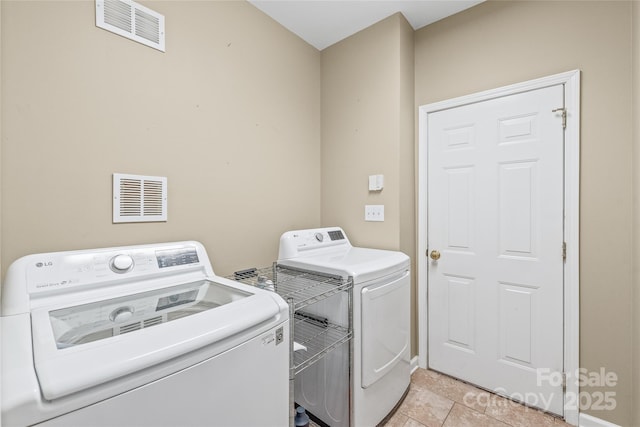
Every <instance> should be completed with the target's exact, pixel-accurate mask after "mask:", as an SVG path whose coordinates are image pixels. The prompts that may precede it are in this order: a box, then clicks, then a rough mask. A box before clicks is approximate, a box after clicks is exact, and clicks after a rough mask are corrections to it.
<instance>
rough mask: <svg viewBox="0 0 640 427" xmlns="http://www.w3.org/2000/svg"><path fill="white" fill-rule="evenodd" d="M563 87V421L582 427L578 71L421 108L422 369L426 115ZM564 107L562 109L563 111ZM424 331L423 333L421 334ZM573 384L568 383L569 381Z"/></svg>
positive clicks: (423, 351) (421, 341) (421, 342)
mask: <svg viewBox="0 0 640 427" xmlns="http://www.w3.org/2000/svg"><path fill="white" fill-rule="evenodd" d="M558 84H564V97H565V109H566V115H567V121H566V124H567V125H566V129H565V144H564V241H565V242H566V244H567V252H566V254H567V255H566V262H565V265H564V284H565V286H564V351H563V353H564V360H563V363H564V372H566V373H567V381H566V391H565V394H564V416H565V420H566V421H567V422H568V423H570V424H573V425H578V420H579V410H578V407H577V405H576V404H575V402H576V398H577V397H578V392H579V390H578V384H577V381H576V379H575V376H574V374H575V373H577V372H578V368H579V367H580V358H579V348H580V294H579V292H580V280H579V279H580V270H579V267H580V226H579V225H580V224H579V220H580V70H573V71H569V72H566V73H560V74H555V75H551V76H547V77H543V78H540V79H535V80H529V81H526V82H522V83H516V84H513V85H509V86H503V87H500V88H496V89H491V90H487V91H483V92H478V93H474V94H471V95H466V96H461V97H457V98H453V99H448V100H445V101H440V102H435V103H431V104H426V105H422V106H420V107H419V108H418V119H419V125H418V259H417V266H418V274H417V282H418V365H419V366H420V367H421V368H425V369H426V368H427V360H428V348H427V342H428V336H427V334H428V328H427V327H426V326H427V325H428V315H427V314H428V313H427V310H428V305H427V285H428V270H427V237H428V236H427V220H428V218H427V214H428V211H427V188H428V187H427V177H428V171H427V165H428V163H427V148H428V143H429V141H428V132H427V124H428V115H429V114H430V113H435V112H437V111H441V110H445V109H449V108H454V107H460V106H463V105H467V104H472V103H476V102H482V101H488V100H490V99H494V98H500V97H503V96H508V95H515V94H518V93H522V92H527V91H531V90H536V89H543V88H545V87H549V86H555V85H558ZM559 107H560V106H559ZM423 329H424V330H423ZM570 379H571V380H572V381H569V380H570Z"/></svg>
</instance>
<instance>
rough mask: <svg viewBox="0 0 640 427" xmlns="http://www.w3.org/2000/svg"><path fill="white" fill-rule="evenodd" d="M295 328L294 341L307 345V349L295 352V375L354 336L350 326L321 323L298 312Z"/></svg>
mask: <svg viewBox="0 0 640 427" xmlns="http://www.w3.org/2000/svg"><path fill="white" fill-rule="evenodd" d="M293 330H294V333H293V335H294V341H295V342H297V343H299V344H302V345H303V346H305V347H306V350H297V351H294V352H293V370H294V373H295V375H297V374H298V373H300V372H302V371H303V370H304V369H305V368H307V367H309V366H311V365H313V364H314V363H316V362H317V361H318V360H320V359H322V358H323V357H324V356H325V355H326V354H327V353H329V352H330V351H331V350H333V349H335V348H337V347H338V346H340V345H341V344H344V343H345V342H347V341H349V340H350V339H351V337H352V332H351V331H349V329H348V328H345V327H342V326H339V325H335V324H332V323H326V324H321V323H318V322H314V321H313V320H309V319H308V318H306V317H305V316H304V315H298V314H296V315H295V325H294V328H293Z"/></svg>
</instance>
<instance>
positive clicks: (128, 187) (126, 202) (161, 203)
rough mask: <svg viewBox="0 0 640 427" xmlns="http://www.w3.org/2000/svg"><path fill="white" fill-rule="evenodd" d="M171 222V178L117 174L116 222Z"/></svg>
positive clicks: (114, 188)
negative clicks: (168, 185) (168, 186)
mask: <svg viewBox="0 0 640 427" xmlns="http://www.w3.org/2000/svg"><path fill="white" fill-rule="evenodd" d="M166 220H167V178H164V177H161V176H141V175H125V174H120V173H114V174H113V222H114V223H118V222H156V221H166Z"/></svg>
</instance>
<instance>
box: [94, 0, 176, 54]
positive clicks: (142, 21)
mask: <svg viewBox="0 0 640 427" xmlns="http://www.w3.org/2000/svg"><path fill="white" fill-rule="evenodd" d="M96 26H98V27H100V28H104V29H105V30H107V31H111V32H112V33H116V34H119V35H121V36H123V37H126V38H128V39H131V40H135V41H137V42H138V43H142V44H144V45H147V46H150V47H152V48H154V49H158V50H161V51H163V52H164V16H163V15H161V14H159V13H158V12H155V11H153V10H151V9H148V8H146V7H144V6H142V5H140V4H138V3H136V2H134V1H131V0H96Z"/></svg>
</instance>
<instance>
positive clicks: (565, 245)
mask: <svg viewBox="0 0 640 427" xmlns="http://www.w3.org/2000/svg"><path fill="white" fill-rule="evenodd" d="M562 260H563V261H566V260H567V242H562Z"/></svg>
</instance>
